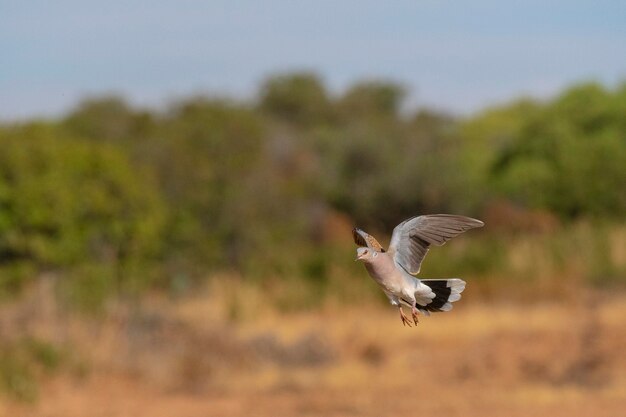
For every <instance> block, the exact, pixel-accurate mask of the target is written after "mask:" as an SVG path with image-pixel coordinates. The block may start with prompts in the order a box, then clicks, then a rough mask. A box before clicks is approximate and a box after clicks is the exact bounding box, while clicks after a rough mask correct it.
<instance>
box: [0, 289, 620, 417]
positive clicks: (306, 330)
mask: <svg viewBox="0 0 626 417" xmlns="http://www.w3.org/2000/svg"><path fill="white" fill-rule="evenodd" d="M231 290H232V288H231V289H229V288H222V289H221V290H218V289H215V288H208V289H207V291H206V292H200V293H198V294H197V295H196V296H195V297H193V298H190V299H186V300H182V301H178V302H171V301H167V300H164V299H159V298H153V299H152V300H150V301H149V302H145V303H144V305H143V307H142V308H141V309H140V310H135V311H133V309H123V308H119V307H118V308H114V309H113V310H112V312H111V314H109V315H108V318H107V319H106V320H104V321H102V320H99V321H97V322H91V323H90V322H89V320H85V319H81V318H76V317H67V316H58V314H59V313H58V312H56V313H55V311H54V308H51V307H48V308H47V314H49V315H51V316H50V317H48V318H39V319H36V320H35V321H36V322H38V323H39V324H38V325H37V326H33V329H36V331H37V332H40V334H42V335H43V334H47V335H48V337H50V336H51V335H52V334H53V333H54V332H51V331H50V329H56V331H59V329H60V326H58V323H57V324H55V323H54V317H55V316H57V318H60V317H62V318H63V323H64V327H63V332H65V342H71V343H72V347H73V349H74V351H75V352H76V353H77V354H79V355H81V356H83V357H84V358H85V360H86V361H88V362H89V363H90V364H91V370H90V372H88V373H87V374H86V375H83V376H81V377H77V376H76V375H74V374H72V373H61V374H59V375H58V376H56V377H52V378H44V379H43V380H42V390H41V393H40V400H39V401H38V402H37V403H35V404H31V405H25V404H20V403H16V402H13V401H10V400H7V399H6V398H5V399H4V400H1V401H0V414H1V415H20V416H49V417H54V416H63V417H72V416H84V415H102V416H105V415H106V416H137V415H150V416H157V417H158V416H171V415H182V416H206V415H211V416H213V415H217V416H240V415H241V416H244V415H245V416H276V415H281V416H283V415H284V416H297V415H325V416H352V415H366V416H380V415H418V414H423V413H429V414H434V413H436V414H438V415H447V416H472V415H481V416H485V415H498V416H501V415H507V416H543V415H550V416H556V417H558V416H578V415H580V416H583V415H584V416H589V415H602V416H612V415H615V416H617V415H621V413H622V412H623V410H624V409H625V407H626V357H625V355H624V354H623V346H626V325H625V324H624V321H623V318H624V317H626V297H625V296H624V295H613V296H608V295H606V294H599V293H593V294H592V293H590V292H581V294H580V297H579V298H578V299H577V300H574V301H573V302H566V303H556V302H555V303H551V304H547V303H536V304H528V305H520V304H516V305H510V304H507V303H500V304H493V303H491V304H488V305H482V304H479V303H476V302H474V303H469V302H466V301H467V300H466V299H465V298H464V299H463V300H461V302H459V303H457V305H456V307H455V309H454V310H453V311H452V312H449V313H442V314H435V315H432V316H431V317H427V318H423V319H422V323H421V324H420V325H419V326H418V327H417V328H406V327H403V326H402V325H401V323H400V320H399V318H398V317H397V311H396V310H395V309H394V308H391V307H384V306H380V305H371V304H370V305H364V306H362V307H359V306H355V305H351V306H348V307H346V306H343V307H341V308H337V306H336V305H333V304H332V303H330V304H328V305H325V306H323V307H322V308H320V309H318V310H316V311H312V312H300V313H280V312H277V311H275V310H272V309H271V308H267V307H263V306H262V303H261V302H260V299H258V298H260V295H259V294H256V293H255V292H254V291H252V290H250V292H249V293H244V294H243V295H246V296H250V297H251V301H250V305H249V306H243V307H242V308H244V309H250V310H249V311H248V312H246V313H245V314H243V315H241V316H238V317H237V318H233V316H232V312H231V311H230V308H231V307H230V306H229V302H228V301H227V300H226V298H225V295H224V294H225V293H227V292H228V291H231ZM255 297H256V298H257V299H255ZM253 313H254V314H253ZM51 317H52V318H51ZM46 320H47V321H46ZM45 329H47V330H45ZM44 330H45V332H44ZM33 331H35V330H33ZM57 338H58V335H57Z"/></svg>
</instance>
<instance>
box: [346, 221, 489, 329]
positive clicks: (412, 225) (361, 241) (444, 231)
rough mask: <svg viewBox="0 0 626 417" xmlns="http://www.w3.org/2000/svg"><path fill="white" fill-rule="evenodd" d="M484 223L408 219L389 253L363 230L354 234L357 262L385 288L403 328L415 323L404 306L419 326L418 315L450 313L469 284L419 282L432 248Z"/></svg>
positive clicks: (456, 280) (398, 229) (393, 237)
mask: <svg viewBox="0 0 626 417" xmlns="http://www.w3.org/2000/svg"><path fill="white" fill-rule="evenodd" d="M482 226H484V223H483V222H481V221H480V220H476V219H472V218H470V217H464V216H456V215H452V214H429V215H423V216H416V217H412V218H410V219H407V220H405V221H403V222H402V223H400V224H399V225H397V226H396V227H395V228H394V229H393V234H392V235H391V242H390V243H389V250H385V249H383V247H382V246H381V245H380V243H378V241H377V240H376V239H375V238H374V237H373V236H371V235H369V234H367V233H365V232H364V231H363V230H361V229H358V228H355V229H354V230H352V235H353V237H354V242H355V243H356V244H357V245H358V246H359V247H358V248H357V250H356V253H357V257H356V260H357V261H363V263H364V264H365V269H367V272H368V273H369V274H370V276H371V277H372V278H373V279H374V281H376V283H377V284H378V285H380V287H381V288H382V290H383V292H384V293H385V295H387V297H388V298H389V302H390V303H391V305H393V306H397V307H398V309H399V310H400V319H401V320H402V324H403V325H405V326H406V325H408V326H409V327H411V321H410V320H409V318H408V317H407V316H406V315H405V314H404V311H402V306H403V305H404V306H406V307H409V308H410V309H411V315H412V318H413V323H414V324H415V325H417V324H418V322H419V318H418V313H422V314H424V315H425V316H428V315H430V312H431V311H432V312H437V311H450V310H451V309H452V303H453V302H455V301H458V300H459V299H460V298H461V293H462V292H463V290H464V289H465V281H463V280H461V279H459V278H449V279H418V278H416V277H415V276H414V275H417V274H418V273H419V272H420V267H421V265H422V261H423V260H424V257H425V256H426V254H427V253H428V250H429V249H430V247H431V246H432V245H434V246H442V245H443V244H445V243H446V242H447V241H448V240H450V239H452V238H453V237H455V236H458V235H460V234H461V233H463V232H465V231H467V230H469V229H473V228H476V227H482Z"/></svg>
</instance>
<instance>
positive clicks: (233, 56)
mask: <svg viewBox="0 0 626 417" xmlns="http://www.w3.org/2000/svg"><path fill="white" fill-rule="evenodd" d="M0 51H1V52H0V120H21V119H28V118H33V117H54V116H58V115H61V114H63V113H64V112H67V111H69V110H70V109H72V108H73V107H74V106H76V105H77V103H78V102H79V101H80V100H81V99H84V98H86V97H94V96H95V97H97V96H99V95H105V94H118V95H121V96H123V97H125V98H126V99H127V100H129V101H130V102H131V103H132V104H134V105H137V106H150V107H155V108H159V107H163V106H165V105H166V104H167V103H168V102H171V101H172V100H176V99H180V98H183V97H186V96H190V95H197V94H210V95H220V96H230V97H234V98H236V99H252V98H254V97H255V94H256V93H257V91H258V88H259V86H260V85H261V83H262V82H263V80H264V79H265V78H267V77H268V76H271V75H276V74H282V73H288V72H294V71H313V72H315V73H317V74H319V76H320V77H321V78H322V79H323V80H324V82H325V83H326V85H327V86H328V88H329V89H330V90H331V92H332V93H334V94H340V93H341V92H342V91H344V90H345V89H346V88H347V87H349V86H350V85H351V84H353V83H355V82H357V81H362V80H367V79H377V80H391V81H395V82H398V83H400V84H402V85H404V86H405V87H407V88H408V90H409V91H410V96H409V97H410V99H409V103H410V105H412V106H429V107H433V108H437V109H440V110H446V111H451V112H454V113H458V114H471V113H474V112H477V111H480V110H481V109H483V108H485V107H486V106H489V105H494V104H497V103H502V102H506V101H508V100H512V99H514V98H516V97H519V96H521V95H525V96H527V95H530V96H533V97H538V98H545V97H550V96H552V95H554V94H557V93H558V92H559V91H560V90H562V89H563V88H565V87H567V86H568V85H571V84H572V83H575V82H582V81H590V80H593V81H599V82H602V83H604V84H606V85H607V86H609V87H610V86H615V85H617V84H618V83H620V82H624V81H626V1H623V0H619V1H604V0H597V1H585V2H583V1H577V0H555V1H549V0H542V1H536V0H526V1H515V2H514V1H509V2H503V1H501V0H500V1H491V0H473V1H466V0H455V1H447V0H439V1H435V0H411V1H409V0H406V1H393V0H389V1H380V0H378V1H370V0H344V1H341V0H335V1H327V0H317V1H298V0H292V1H287V0H263V1H261V0H258V1H249V0H238V1H233V0H231V1H225V0H224V1H222V0H215V1H210V0H209V1H207V0H205V1H197V0H178V1H165V0H124V1H121V0H107V1H98V2H93V1H88V0H55V1H49V0H48V1H44V0H29V1H18V0H0Z"/></svg>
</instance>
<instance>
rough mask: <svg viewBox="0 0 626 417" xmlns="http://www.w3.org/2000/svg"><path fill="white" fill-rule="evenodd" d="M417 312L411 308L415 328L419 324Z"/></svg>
mask: <svg viewBox="0 0 626 417" xmlns="http://www.w3.org/2000/svg"><path fill="white" fill-rule="evenodd" d="M418 314H419V313H418V311H417V309H416V308H415V307H413V309H412V310H411V315H412V316H413V323H415V325H416V326H417V325H418V324H419V322H420V319H419V317H418Z"/></svg>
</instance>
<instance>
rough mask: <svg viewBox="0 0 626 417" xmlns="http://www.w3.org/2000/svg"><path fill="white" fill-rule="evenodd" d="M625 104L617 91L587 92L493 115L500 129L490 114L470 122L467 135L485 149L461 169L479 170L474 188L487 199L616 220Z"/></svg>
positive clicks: (623, 204)
mask: <svg viewBox="0 0 626 417" xmlns="http://www.w3.org/2000/svg"><path fill="white" fill-rule="evenodd" d="M625 100H626V99H625V97H624V94H623V93H621V92H620V91H617V92H616V93H612V92H609V91H606V90H605V89H604V88H602V87H601V86H599V85H597V84H586V85H580V86H577V87H574V88H572V89H570V90H568V91H566V92H565V93H563V94H562V95H561V96H559V97H557V98H556V99H555V100H553V101H551V102H548V103H545V104H524V105H516V106H513V107H510V108H508V109H506V110H505V111H502V110H498V111H497V112H498V113H495V115H496V116H498V119H497V120H498V121H499V122H501V123H500V124H499V125H498V124H495V123H493V118H494V113H493V112H492V113H486V114H485V115H483V116H481V117H479V118H478V120H475V121H471V122H470V123H469V125H470V126H471V127H469V129H474V130H478V129H480V130H478V132H479V134H480V135H481V136H483V139H482V140H483V141H484V140H487V141H488V142H487V146H490V148H485V147H483V154H482V155H481V156H480V160H479V161H476V160H472V161H471V163H469V164H468V166H470V168H471V165H472V163H473V164H474V165H475V167H474V171H475V170H476V165H482V168H479V169H480V170H481V173H480V174H478V176H477V178H475V181H476V182H477V183H481V184H482V188H485V187H490V188H491V193H493V194H496V195H499V196H501V197H503V198H505V199H509V200H511V201H514V202H516V203H518V204H521V205H524V206H527V207H531V208H540V209H545V210H547V211H550V212H553V213H556V214H558V215H559V216H561V217H563V218H570V219H571V218H577V217H585V216H594V217H601V216H611V217H622V216H623V213H624V211H625V210H626V187H624V186H623V185H624V184H626V170H625V169H624V166H626V130H625V129H624V119H625V118H626V110H625V106H626V104H624V101H625ZM505 116H506V117H505ZM507 120H508V122H507ZM481 125H482V128H479V127H478V126H481ZM471 146H472V144H469V145H468V151H469V150H470V149H471ZM481 174H482V177H481ZM476 185H477V186H480V185H479V184H476Z"/></svg>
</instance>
